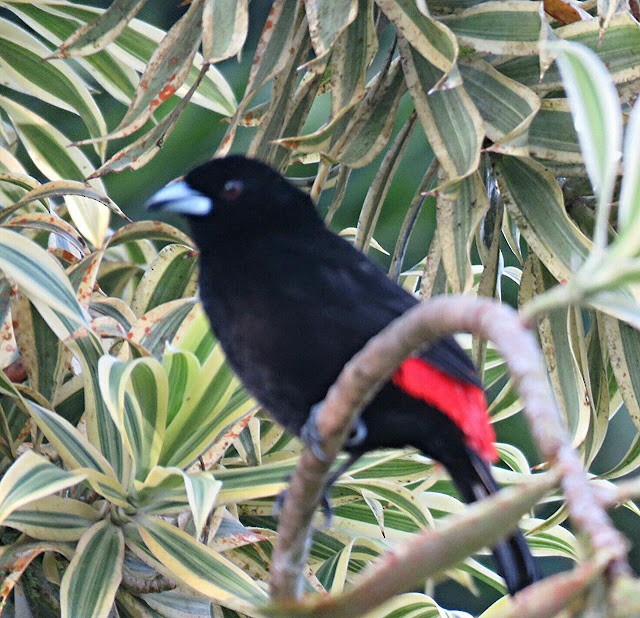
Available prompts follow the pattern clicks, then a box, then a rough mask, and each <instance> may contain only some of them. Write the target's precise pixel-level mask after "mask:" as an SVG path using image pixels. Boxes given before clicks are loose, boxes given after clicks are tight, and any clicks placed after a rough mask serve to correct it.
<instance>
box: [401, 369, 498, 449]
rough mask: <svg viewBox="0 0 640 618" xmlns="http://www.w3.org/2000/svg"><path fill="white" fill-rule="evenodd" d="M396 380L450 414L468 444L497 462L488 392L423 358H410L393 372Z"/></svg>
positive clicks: (414, 393)
mask: <svg viewBox="0 0 640 618" xmlns="http://www.w3.org/2000/svg"><path fill="white" fill-rule="evenodd" d="M393 383H394V384H395V385H396V386H398V387H400V388H401V389H402V390H403V391H405V392H406V393H408V394H409V395H411V396H412V397H416V398H417V399H422V400H423V401H426V402H427V403H428V404H429V405H431V406H433V407H434V408H438V410H440V411H441V412H443V413H444V414H446V415H447V416H448V417H449V418H450V419H451V420H452V421H453V422H454V423H455V424H456V425H457V426H458V427H459V428H460V429H461V430H462V433H463V434H464V436H465V438H466V440H467V444H468V445H469V446H470V447H471V448H472V449H473V450H474V451H476V452H477V453H478V454H479V455H480V456H481V457H482V458H483V459H485V460H486V461H496V460H497V459H498V451H497V450H496V447H495V444H494V442H495V440H496V434H495V432H494V431H493V427H492V426H491V422H490V420H489V413H488V412H487V402H486V399H485V396H484V391H483V390H482V389H481V388H479V387H478V386H475V385H474V384H469V383H468V382H463V381H462V380H457V379H456V378H453V377H451V376H450V375H448V374H447V373H445V372H444V371H440V370H439V369H437V368H436V367H434V366H433V365H430V364H429V363H428V362H427V361H424V360H422V359H421V358H416V357H411V358H408V359H407V360H406V361H404V363H402V365H400V367H399V368H398V370H397V371H396V372H395V373H394V374H393Z"/></svg>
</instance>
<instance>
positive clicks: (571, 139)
mask: <svg viewBox="0 0 640 618" xmlns="http://www.w3.org/2000/svg"><path fill="white" fill-rule="evenodd" d="M529 152H530V154H531V156H534V157H537V158H539V159H544V160H545V161H549V162H554V163H558V164H562V163H569V164H573V163H575V164H582V152H581V150H580V143H579V142H578V135H577V133H576V130H575V127H574V126H573V119H572V117H571V108H570V107H569V102H568V101H567V99H543V100H542V101H540V111H539V112H538V113H537V114H536V117H535V118H534V119H533V122H532V123H531V127H530V129H529Z"/></svg>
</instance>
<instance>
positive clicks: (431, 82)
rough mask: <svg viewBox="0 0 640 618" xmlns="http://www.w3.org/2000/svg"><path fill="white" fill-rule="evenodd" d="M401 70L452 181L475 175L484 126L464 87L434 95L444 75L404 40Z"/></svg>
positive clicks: (441, 91) (437, 153) (421, 118)
mask: <svg viewBox="0 0 640 618" xmlns="http://www.w3.org/2000/svg"><path fill="white" fill-rule="evenodd" d="M399 45H400V53H401V56H402V68H403V71H404V74H405V81H406V82H407V87H408V88H409V92H410V93H411V97H412V98H413V102H414V105H415V108H416V112H417V113H418V118H419V119H420V123H421V124H422V128H423V129H424V132H425V133H426V135H427V139H428V140H429V144H430V145H431V148H432V149H433V153H434V155H435V156H436V158H437V159H438V162H439V163H440V166H441V167H442V169H443V170H444V171H445V172H446V174H447V177H448V179H449V181H451V182H453V181H457V180H459V179H461V178H464V177H465V176H468V175H469V174H471V173H472V172H474V171H475V170H476V169H477V167H478V164H479V162H480V147H481V145H482V140H483V139H484V123H483V121H482V117H481V116H480V114H479V113H478V110H477V109H476V107H475V106H474V104H473V102H472V100H471V98H470V96H469V94H468V93H467V92H466V90H465V89H464V88H463V87H462V86H457V87H452V88H448V89H441V90H436V91H434V88H435V87H436V85H437V84H438V82H439V81H440V80H441V79H442V77H443V74H442V72H441V71H440V70H438V68H436V67H435V66H434V65H432V64H430V63H429V62H427V61H426V60H425V59H424V58H423V57H422V56H421V55H420V54H419V53H417V51H416V50H415V49H414V48H413V47H412V46H411V45H409V43H408V42H407V41H406V40H405V39H403V38H402V37H401V38H400V39H399Z"/></svg>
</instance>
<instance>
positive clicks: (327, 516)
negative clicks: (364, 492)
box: [273, 453, 362, 528]
mask: <svg viewBox="0 0 640 618" xmlns="http://www.w3.org/2000/svg"><path fill="white" fill-rule="evenodd" d="M361 455H362V453H358V454H355V453H349V457H348V458H347V460H346V461H345V462H344V463H343V464H341V465H340V466H339V467H338V468H336V470H335V471H334V472H333V473H332V474H331V476H330V477H329V478H328V479H327V482H326V483H325V485H324V490H323V491H322V502H321V505H320V508H321V509H322V514H323V515H324V525H323V526H322V527H323V528H328V527H329V526H330V525H331V520H332V519H333V509H332V508H331V503H330V502H329V489H330V488H331V485H333V484H334V483H335V482H336V481H337V480H338V479H339V478H340V477H341V476H342V475H343V474H344V473H345V472H346V471H347V470H348V469H349V468H350V467H351V466H352V465H353V464H354V463H355V462H356V461H357V460H358V459H360V457H361ZM290 478H291V477H290V476H288V477H287V478H286V479H285V480H287V481H289V480H290ZM286 495H287V490H286V489H283V490H282V491H281V492H280V493H279V494H278V495H277V497H276V499H275V502H274V503H273V516H274V517H277V516H278V514H279V513H280V510H281V509H282V505H283V504H284V499H285V496H286Z"/></svg>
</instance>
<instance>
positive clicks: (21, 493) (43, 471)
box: [0, 451, 86, 523]
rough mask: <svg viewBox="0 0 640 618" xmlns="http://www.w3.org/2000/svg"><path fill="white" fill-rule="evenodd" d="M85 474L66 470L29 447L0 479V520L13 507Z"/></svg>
mask: <svg viewBox="0 0 640 618" xmlns="http://www.w3.org/2000/svg"><path fill="white" fill-rule="evenodd" d="M85 478H86V474H81V473H78V472H67V471H66V470H63V469H62V468H59V467H58V466H54V465H53V464H52V463H51V462H50V461H49V460H48V459H46V458H44V457H42V456H41V455H37V454H36V453H34V452H33V451H26V452H25V453H23V454H22V455H20V457H18V459H16V460H15V461H14V462H13V464H12V465H11V467H10V468H9V469H8V470H7V471H6V472H5V473H4V475H3V477H2V479H0V523H2V522H3V521H4V520H5V519H6V518H7V517H9V515H11V513H13V512H14V511H16V510H17V509H19V508H21V507H23V506H25V505H26V504H29V503H30V502H33V501H35V500H38V499H40V498H44V497H45V496H50V495H51V494H54V493H56V492H58V491H61V490H63V489H66V488H67V487H72V486H73V485H76V484H77V483H79V482H80V481H83V480H84V479H85Z"/></svg>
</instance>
